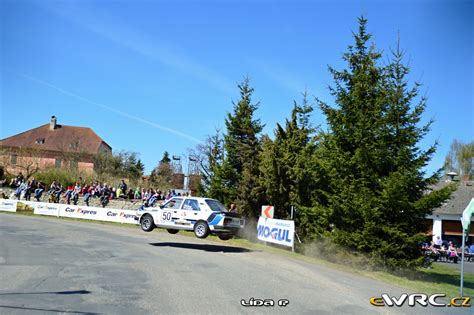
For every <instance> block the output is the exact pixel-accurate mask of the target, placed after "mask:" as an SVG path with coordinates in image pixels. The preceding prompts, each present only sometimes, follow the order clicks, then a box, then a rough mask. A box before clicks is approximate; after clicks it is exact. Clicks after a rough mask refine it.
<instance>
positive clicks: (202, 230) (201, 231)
mask: <svg viewBox="0 0 474 315" xmlns="http://www.w3.org/2000/svg"><path fill="white" fill-rule="evenodd" d="M194 235H196V237H197V238H206V237H207V236H208V235H209V226H208V225H207V223H206V222H204V221H199V222H197V223H196V224H195V225H194Z"/></svg>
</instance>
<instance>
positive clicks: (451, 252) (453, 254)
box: [448, 242, 458, 264]
mask: <svg viewBox="0 0 474 315" xmlns="http://www.w3.org/2000/svg"><path fill="white" fill-rule="evenodd" d="M448 259H449V260H452V261H453V262H454V263H455V264H457V263H458V251H457V249H456V246H455V245H454V244H453V243H452V242H449V247H448Z"/></svg>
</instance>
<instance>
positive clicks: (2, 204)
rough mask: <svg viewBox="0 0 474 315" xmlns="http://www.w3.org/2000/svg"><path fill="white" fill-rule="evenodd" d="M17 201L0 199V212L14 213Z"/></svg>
mask: <svg viewBox="0 0 474 315" xmlns="http://www.w3.org/2000/svg"><path fill="white" fill-rule="evenodd" d="M17 203H18V201H17V200H11V199H0V211H7V212H16V204H17Z"/></svg>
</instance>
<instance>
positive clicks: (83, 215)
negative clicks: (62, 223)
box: [59, 204, 104, 221]
mask: <svg viewBox="0 0 474 315" xmlns="http://www.w3.org/2000/svg"><path fill="white" fill-rule="evenodd" d="M101 210H103V209H101V208H94V207H86V206H74V205H64V204H62V205H60V207H59V216H60V217H67V218H78V219H89V220H99V221H102V220H103V217H104V213H103V211H101Z"/></svg>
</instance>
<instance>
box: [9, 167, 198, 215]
mask: <svg viewBox="0 0 474 315" xmlns="http://www.w3.org/2000/svg"><path fill="white" fill-rule="evenodd" d="M3 184H6V182H3ZM9 186H10V187H11V188H13V189H14V192H13V194H12V196H11V198H12V199H13V198H16V199H18V200H21V199H24V200H27V201H30V200H31V197H32V196H33V198H34V199H35V200H36V201H48V202H52V203H60V202H61V201H64V202H65V203H67V204H71V203H73V204H74V205H77V204H78V202H79V200H80V198H82V199H83V201H84V203H85V204H86V205H87V206H89V203H90V201H91V198H92V199H98V200H99V201H100V204H101V205H102V207H104V208H105V207H106V206H107V205H108V203H109V201H110V200H130V201H132V202H141V203H142V204H143V205H144V206H153V205H155V204H157V203H161V202H162V201H165V200H168V199H170V198H172V197H174V196H181V193H176V191H175V190H168V191H166V192H165V191H161V190H159V189H152V188H151V189H150V188H149V189H145V188H140V187H137V188H135V189H132V188H129V187H128V185H127V183H126V182H125V180H124V179H122V180H121V181H120V183H119V184H118V185H116V186H112V185H108V184H107V183H100V182H98V181H95V182H93V183H85V182H84V181H83V180H82V178H81V177H79V179H78V180H77V181H76V182H74V183H71V184H70V185H68V186H67V187H64V186H63V185H61V184H60V183H59V182H58V181H53V182H52V183H51V185H49V187H46V184H45V183H43V182H41V181H38V180H36V179H35V178H33V177H32V178H30V179H28V180H27V179H25V177H24V176H23V174H22V173H21V172H20V173H19V174H18V175H17V176H16V177H15V178H13V179H12V180H11V181H10V183H9ZM185 195H186V196H188V195H189V193H186V194H185Z"/></svg>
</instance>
